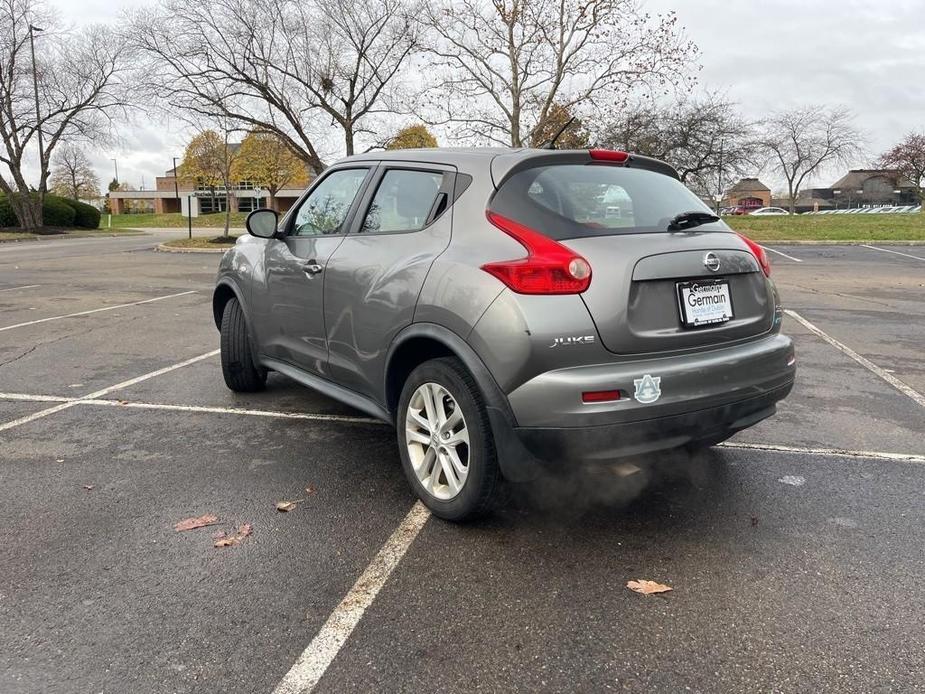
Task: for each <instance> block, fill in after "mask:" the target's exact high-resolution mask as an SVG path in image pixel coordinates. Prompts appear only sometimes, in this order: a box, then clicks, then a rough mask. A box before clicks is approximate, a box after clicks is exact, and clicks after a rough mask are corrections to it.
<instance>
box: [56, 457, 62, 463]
mask: <svg viewBox="0 0 925 694" xmlns="http://www.w3.org/2000/svg"><path fill="white" fill-rule="evenodd" d="M55 462H56V463H63V462H64V458H58V459H56V460H55Z"/></svg>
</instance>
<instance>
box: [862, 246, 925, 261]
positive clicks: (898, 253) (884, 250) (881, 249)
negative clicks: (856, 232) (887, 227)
mask: <svg viewBox="0 0 925 694" xmlns="http://www.w3.org/2000/svg"><path fill="white" fill-rule="evenodd" d="M861 248H869V249H870V250H872V251H881V252H882V253H894V254H895V255H902V256H905V257H906V258H915V259H916V260H925V258H921V257H919V256H917V255H909V254H908V253H900V252H899V251H891V250H890V249H889V248H877V247H876V246H868V245H867V244H866V243H862V244H861Z"/></svg>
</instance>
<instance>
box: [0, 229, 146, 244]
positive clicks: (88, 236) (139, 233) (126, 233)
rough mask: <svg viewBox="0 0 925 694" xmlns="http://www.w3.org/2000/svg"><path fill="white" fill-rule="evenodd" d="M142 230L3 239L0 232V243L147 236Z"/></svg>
mask: <svg viewBox="0 0 925 694" xmlns="http://www.w3.org/2000/svg"><path fill="white" fill-rule="evenodd" d="M147 235H148V234H147V233H146V232H144V231H121V232H118V233H115V234H48V235H46V236H31V237H29V238H26V239H5V238H3V234H2V233H0V244H3V243H28V242H30V241H41V242H43V243H45V242H54V241H55V240H61V239H121V238H122V237H123V236H147Z"/></svg>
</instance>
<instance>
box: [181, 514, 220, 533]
mask: <svg viewBox="0 0 925 694" xmlns="http://www.w3.org/2000/svg"><path fill="white" fill-rule="evenodd" d="M216 523H218V516H213V515H212V514H211V513H207V514H206V515H204V516H199V517H198V518H187V519H185V520H181V521H180V522H179V523H177V524H176V525H175V526H173V529H174V530H176V531H177V532H178V533H181V532H183V531H184V530H195V529H196V528H203V527H205V526H207V525H215V524H216Z"/></svg>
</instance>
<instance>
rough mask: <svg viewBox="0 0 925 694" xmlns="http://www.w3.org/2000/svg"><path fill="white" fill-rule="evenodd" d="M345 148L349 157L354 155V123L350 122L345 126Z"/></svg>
mask: <svg viewBox="0 0 925 694" xmlns="http://www.w3.org/2000/svg"><path fill="white" fill-rule="evenodd" d="M344 147H345V148H346V150H347V156H348V157H349V156H350V155H351V154H353V123H350V122H348V123H347V125H345V126H344Z"/></svg>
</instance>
